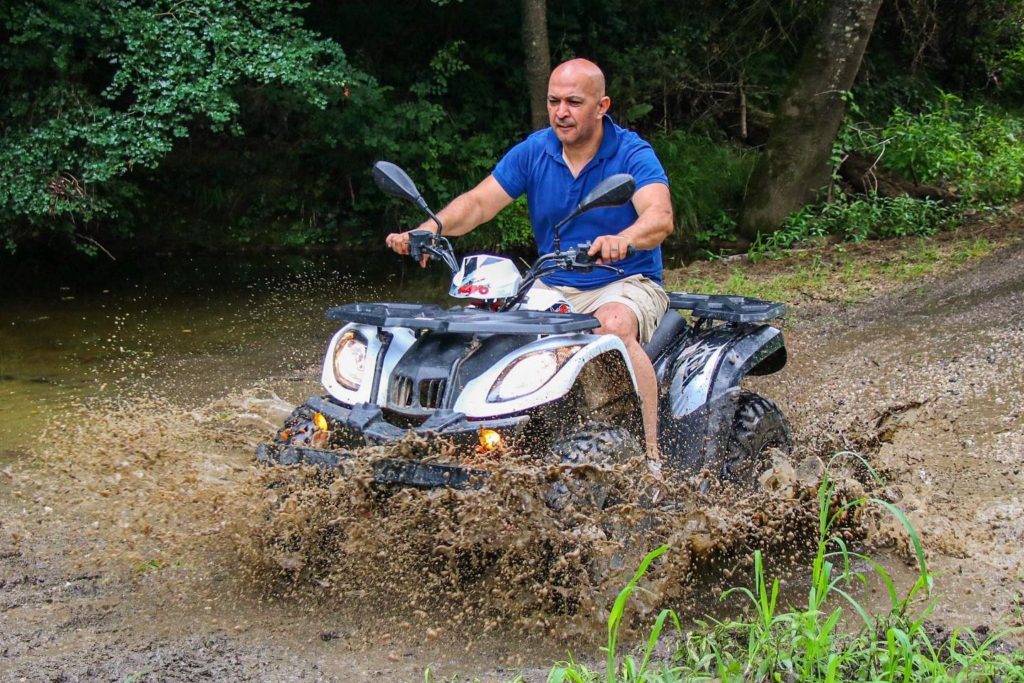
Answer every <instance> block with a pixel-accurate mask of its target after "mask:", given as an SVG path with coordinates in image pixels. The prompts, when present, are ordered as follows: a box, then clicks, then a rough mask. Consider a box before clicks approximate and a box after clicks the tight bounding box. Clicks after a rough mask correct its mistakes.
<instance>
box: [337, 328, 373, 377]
mask: <svg viewBox="0 0 1024 683" xmlns="http://www.w3.org/2000/svg"><path fill="white" fill-rule="evenodd" d="M365 370H366V340H365V339H363V338H362V337H361V336H360V335H359V334H357V333H355V332H346V333H345V334H344V336H342V338H341V339H339V340H338V345H337V346H335V347H334V379H336V380H338V384H340V385H341V386H343V387H345V388H346V389H351V390H352V391H355V390H356V389H358V388H359V386H360V385H361V384H362V383H363V372H364V371H365Z"/></svg>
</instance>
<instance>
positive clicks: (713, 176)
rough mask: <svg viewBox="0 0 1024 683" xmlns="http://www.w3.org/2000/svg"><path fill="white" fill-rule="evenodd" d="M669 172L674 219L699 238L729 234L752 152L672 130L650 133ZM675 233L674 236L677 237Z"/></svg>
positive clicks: (688, 232)
mask: <svg viewBox="0 0 1024 683" xmlns="http://www.w3.org/2000/svg"><path fill="white" fill-rule="evenodd" d="M651 145H652V146H653V147H654V149H655V151H656V152H657V153H658V158H659V159H661V163H662V165H663V166H664V167H665V172H666V173H668V177H669V183H670V189H671V192H672V205H673V209H674V210H675V214H676V223H677V225H679V226H680V227H681V228H682V229H683V230H682V232H683V234H681V235H679V236H678V238H682V237H684V236H685V235H688V234H689V235H694V236H695V237H696V239H697V240H699V241H705V240H709V239H714V238H727V237H728V236H729V235H730V233H731V232H732V229H733V228H734V227H735V221H734V219H733V218H732V215H731V213H730V212H731V211H735V209H736V207H738V206H739V203H740V200H741V198H742V196H743V189H744V187H745V186H746V182H747V178H748V177H749V176H750V172H751V170H752V169H753V167H754V162H755V157H754V155H753V153H751V152H745V151H742V150H740V149H738V148H736V147H734V146H732V145H729V144H724V143H720V142H715V141H714V140H712V139H710V138H709V137H708V136H706V135H699V134H694V133H689V132H686V131H675V132H673V133H669V134H667V135H658V136H655V137H653V138H652V140H651ZM678 238H677V239H678Z"/></svg>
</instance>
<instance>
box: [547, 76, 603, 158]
mask: <svg viewBox="0 0 1024 683" xmlns="http://www.w3.org/2000/svg"><path fill="white" fill-rule="evenodd" d="M608 104H610V100H609V99H608V98H607V97H604V96H603V93H601V92H600V91H599V86H597V84H596V83H595V82H594V78H593V77H592V76H590V75H589V74H587V73H585V72H583V71H582V70H579V69H556V70H555V72H554V73H552V74H551V79H550V80H549V81H548V121H549V123H550V124H551V128H552V129H554V131H555V135H557V136H558V139H559V140H561V142H562V145H563V146H565V147H576V146H583V145H586V144H587V143H588V142H590V141H591V140H593V139H594V136H595V135H597V133H598V127H599V126H600V125H601V117H602V115H603V114H604V112H605V111H607V110H608Z"/></svg>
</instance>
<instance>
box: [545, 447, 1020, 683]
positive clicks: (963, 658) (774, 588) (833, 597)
mask: <svg viewBox="0 0 1024 683" xmlns="http://www.w3.org/2000/svg"><path fill="white" fill-rule="evenodd" d="M845 457H853V458H858V459H860V461H861V463H862V464H863V465H864V466H865V467H866V468H867V470H868V472H869V473H870V474H871V475H872V476H877V475H875V473H874V471H873V470H871V468H870V465H868V463H867V462H866V461H864V460H863V458H860V456H858V455H856V454H854V453H840V454H837V455H836V456H835V457H834V458H833V461H834V460H836V459H838V458H845ZM864 506H877V507H879V508H881V509H882V510H884V511H885V512H887V513H888V514H890V515H892V516H893V517H894V518H895V519H896V520H897V521H898V522H899V523H900V524H901V525H902V526H903V528H904V530H905V531H906V533H907V534H908V535H909V537H910V540H911V546H912V547H913V550H914V555H915V559H916V562H917V568H918V578H917V581H916V582H915V584H914V585H913V586H912V587H911V588H910V590H909V591H908V592H907V594H906V595H903V596H901V595H899V594H898V592H897V590H896V588H895V582H894V581H893V579H892V577H891V576H890V575H889V573H888V572H887V571H886V569H885V568H884V567H883V566H882V565H881V564H879V563H878V562H876V561H874V560H872V559H871V558H870V557H868V556H867V555H866V554H864V553H860V552H856V551H854V550H851V549H850V548H849V547H848V546H847V545H846V543H844V542H843V540H842V538H841V537H840V536H839V535H837V534H836V533H834V530H835V528H836V524H837V522H838V521H839V520H840V519H842V518H844V516H846V515H848V514H850V513H851V512H853V511H856V510H857V509H858V508H861V507H864ZM818 511H819V517H818V519H819V528H818V532H819V533H818V544H817V552H816V554H815V556H814V560H813V562H812V564H811V574H810V584H809V586H808V588H807V600H806V603H805V604H804V605H802V606H799V607H790V608H789V609H787V610H780V609H779V579H778V578H774V579H771V580H769V578H768V576H767V572H766V569H765V563H764V558H763V557H762V555H761V551H759V550H757V551H755V552H754V575H753V586H752V587H745V586H741V587H735V588H731V589H729V590H727V591H725V592H724V593H723V594H722V596H721V599H723V600H724V599H725V598H727V597H729V596H730V595H740V596H742V597H744V598H746V600H748V601H749V602H750V604H751V606H752V608H753V616H752V617H751V618H749V619H747V620H726V621H719V620H717V619H713V618H710V617H709V618H706V619H705V620H701V621H698V622H697V628H695V629H693V630H691V631H689V632H687V633H684V632H683V629H682V627H681V625H680V623H679V619H678V617H677V616H676V614H675V613H674V612H673V611H672V610H668V609H665V610H662V611H661V612H660V613H659V614H658V617H657V619H656V620H655V622H654V625H653V627H652V628H651V632H650V634H649V636H648V638H647V641H646V645H645V647H644V650H643V656H642V658H641V660H640V661H639V663H638V662H637V661H636V659H635V658H634V657H633V656H632V655H628V654H627V655H625V656H622V657H620V656H619V652H618V650H619V629H620V628H621V626H622V622H623V616H624V613H625V609H626V606H627V603H628V601H629V597H630V596H631V595H632V593H633V592H634V591H635V590H638V589H639V582H640V580H641V579H642V578H643V575H644V574H645V573H646V572H647V570H648V568H649V567H650V565H651V563H652V562H654V560H656V559H657V558H658V557H660V556H661V555H663V554H665V553H666V552H668V550H669V548H668V546H664V545H663V546H661V547H659V548H657V549H655V550H653V551H651V553H649V554H648V555H647V556H646V557H645V558H644V560H643V561H642V562H641V563H640V566H639V568H638V569H637V571H636V573H635V574H634V575H633V578H632V579H631V580H630V581H629V583H628V584H627V585H626V587H625V588H623V589H622V591H621V592H620V593H619V595H618V597H617V598H616V600H615V604H614V607H613V609H612V612H611V615H610V616H609V619H608V643H607V646H606V647H604V648H602V649H603V650H604V652H605V671H604V675H603V677H602V675H601V674H600V673H599V672H597V671H592V670H591V669H589V668H587V666H586V665H585V664H583V663H581V662H577V661H576V660H575V659H574V658H573V657H572V655H571V654H570V655H569V657H568V660H567V661H565V662H561V663H559V664H557V665H556V666H555V667H553V668H552V669H551V671H550V674H549V675H548V679H547V680H548V683H562V682H563V681H572V682H573V683H597V682H598V681H600V680H602V678H603V680H604V681H605V683H619V682H621V683H641V682H650V683H653V682H661V683H674V682H681V681H737V682H740V681H743V682H744V683H746V682H748V681H822V682H827V683H833V682H838V681H903V682H908V683H910V682H916V681H922V682H924V681H968V680H969V681H1003V680H1006V681H1009V680H1024V653H1021V652H1013V653H1012V654H1005V653H1002V652H999V651H998V649H999V648H998V647H997V645H998V644H999V642H1000V638H1002V637H1004V636H1005V635H1006V634H1007V633H1008V632H1004V633H996V634H993V635H990V636H989V637H987V638H984V639H982V638H979V637H978V636H977V635H976V634H974V633H973V632H971V631H970V630H967V629H960V630H957V631H954V632H953V633H952V634H951V635H949V636H948V637H946V638H941V637H939V636H935V635H933V634H932V633H931V632H930V630H929V629H928V628H927V627H926V618H927V616H928V615H929V613H930V611H931V607H930V605H929V604H927V603H926V602H924V600H926V599H927V597H928V596H929V595H930V593H931V590H932V587H933V579H932V575H931V574H930V573H929V571H928V566H927V563H926V560H925V553H924V546H923V544H922V543H921V539H920V536H919V535H918V534H917V531H916V530H915V529H914V527H913V525H912V524H911V523H910V520H909V519H908V518H907V516H906V514H904V512H903V511H902V510H900V509H899V508H898V507H896V506H895V505H893V504H891V503H889V502H887V501H884V500H881V499H878V498H872V497H863V498H859V499H857V500H853V501H850V502H846V503H840V502H839V501H838V500H837V497H836V485H835V483H834V482H833V481H832V480H831V478H830V477H829V476H828V474H827V473H826V475H825V477H824V479H823V480H822V482H821V486H820V487H819V489H818ZM856 566H864V567H868V568H870V572H872V573H873V574H874V575H875V576H876V577H877V578H878V579H880V580H881V582H882V583H883V584H884V585H885V587H886V590H887V591H888V595H889V599H890V606H889V610H888V611H887V612H885V613H883V614H878V615H873V614H871V613H869V611H868V610H867V609H866V608H865V607H864V606H863V605H862V604H860V603H859V602H858V600H857V599H856V597H855V595H854V591H852V590H851V588H852V587H854V586H856V585H857V584H861V585H863V584H866V583H867V580H868V576H866V575H865V573H863V572H861V571H859V570H857V569H855V567H856ZM641 590H642V589H641ZM844 605H845V606H848V607H849V608H851V609H852V610H853V611H854V612H855V613H856V615H857V616H858V617H859V623H860V624H861V625H860V627H859V628H858V629H857V630H856V631H854V632H849V631H848V630H844V629H841V628H840V624H842V623H844V622H843V617H844ZM667 623H671V624H672V625H674V626H675V628H676V632H677V634H678V635H679V637H680V639H681V641H680V644H679V645H678V647H677V649H676V651H675V654H674V656H673V657H672V658H670V659H669V660H668V661H652V659H651V653H652V652H653V650H654V646H655V644H656V643H657V642H658V640H659V639H660V637H661V635H662V633H663V629H664V628H665V625H666V624H667Z"/></svg>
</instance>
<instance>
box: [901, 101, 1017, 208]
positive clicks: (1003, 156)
mask: <svg viewBox="0 0 1024 683" xmlns="http://www.w3.org/2000/svg"><path fill="white" fill-rule="evenodd" d="M883 136H884V138H885V139H887V140H888V142H887V144H886V147H885V155H884V159H885V161H884V163H885V164H886V165H887V166H889V167H890V168H892V169H894V170H896V171H898V172H900V173H903V174H905V175H907V176H908V177H911V178H913V179H915V180H916V181H918V182H923V183H941V184H943V185H946V186H949V187H950V188H952V189H955V190H956V192H957V193H958V194H959V195H960V196H961V197H963V198H964V199H966V200H968V201H972V202H977V201H982V202H1000V201H1005V200H1007V199H1010V198H1012V197H1016V196H1017V195H1019V194H1020V193H1021V191H1022V190H1024V140H1022V137H1024V121H1022V120H1021V119H1019V118H1017V117H1014V116H1011V115H1009V114H1007V113H1005V112H1001V111H999V110H997V109H994V108H991V107H983V106H974V107H971V106H968V105H966V104H965V103H964V101H963V100H961V99H960V98H959V97H957V96H955V95H949V94H943V95H942V96H941V97H940V99H939V100H938V101H937V102H936V103H934V104H933V105H932V106H931V107H929V108H928V109H927V110H925V111H924V112H922V113H919V114H911V113H909V112H906V111H904V110H903V109H900V108H899V107H897V108H896V109H895V110H894V111H893V113H892V116H890V117H889V121H888V123H887V124H886V126H885V129H884V131H883Z"/></svg>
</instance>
